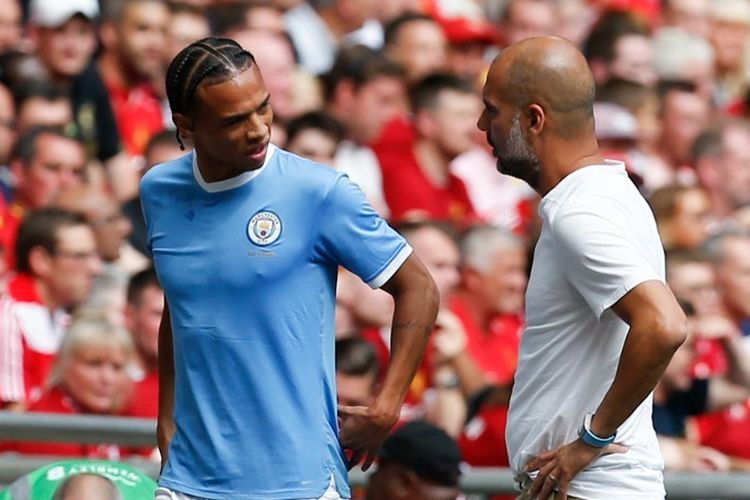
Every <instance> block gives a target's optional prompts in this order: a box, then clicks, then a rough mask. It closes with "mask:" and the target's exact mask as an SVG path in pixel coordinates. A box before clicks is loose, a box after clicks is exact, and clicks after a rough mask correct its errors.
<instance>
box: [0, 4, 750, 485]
mask: <svg viewBox="0 0 750 500" xmlns="http://www.w3.org/2000/svg"><path fill="white" fill-rule="evenodd" d="M211 35H216V36H226V37H230V38H233V39H235V40H237V41H238V42H239V43H240V44H241V45H243V46H244V47H245V48H246V49H248V50H249V51H250V52H252V53H253V54H254V56H255V58H256V60H257V63H258V65H259V67H260V69H261V71H262V74H263V77H264V80H265V84H266V86H267V88H268V90H269V92H270V94H271V103H272V107H273V112H274V125H273V135H272V141H273V142H274V143H275V144H277V145H279V146H281V147H284V148H286V149H288V150H290V151H292V152H294V153H296V154H299V155H301V156H304V157H308V158H312V159H314V160H316V161H319V162H321V163H324V164H327V165H330V167H331V168H335V169H337V170H340V171H343V172H346V173H347V174H348V175H349V177H350V179H351V180H352V181H353V182H355V183H356V184H358V185H359V187H360V188H361V189H362V191H363V192H364V193H365V195H366V197H367V198H368V200H369V201H370V202H371V203H372V205H373V206H374V207H375V209H376V210H377V211H378V212H379V213H380V214H381V215H382V216H383V217H385V218H387V219H388V220H389V221H390V222H391V224H392V225H394V227H396V228H397V229H398V230H399V231H400V232H401V233H402V234H403V235H404V236H405V237H406V238H407V240H408V241H409V242H410V244H411V245H412V247H413V248H414V250H415V252H416V254H417V255H418V256H419V257H420V259H422V261H423V262H424V263H425V264H426V266H427V268H428V269H429V271H430V272H431V273H432V276H433V278H434V279H435V281H436V283H437V284H438V287H439V289H440V292H441V310H440V313H439V316H438V321H437V326H436V327H435V331H434V332H433V335H432V337H431V340H430V343H429V346H428V351H427V354H426V356H425V359H424V361H423V363H422V366H421V368H420V370H419V372H418V374H417V376H416V378H415V380H414V382H413V384H412V386H411V389H410V392H409V395H408V398H407V403H406V404H405V405H404V408H403V411H402V424H404V423H406V422H410V421H426V422H430V423H431V424H433V425H435V426H437V427H439V428H441V429H442V430H443V431H445V433H447V434H448V435H449V436H451V438H452V439H453V440H454V441H455V442H456V443H457V444H458V445H459V449H460V454H461V457H462V460H463V462H464V463H465V464H469V465H474V466H507V465H508V463H507V460H508V458H507V453H506V451H505V444H504V443H505V441H504V433H505V417H506V410H507V403H508V398H509V392H510V386H511V384H512V380H513V374H514V370H515V365H516V360H517V348H518V342H519V339H520V336H521V334H522V330H523V326H524V315H523V308H524V293H525V288H526V282H527V276H528V269H529V265H530V262H531V259H533V244H534V241H535V237H536V235H537V233H538V229H539V228H538V225H539V222H538V219H537V216H536V204H537V202H538V196H537V195H536V193H534V192H533V191H532V190H531V189H530V188H529V187H528V186H527V185H525V184H523V183H522V182H520V181H518V180H516V179H512V178H509V177H504V176H501V175H499V174H498V173H497V171H496V165H495V159H494V157H493V156H492V151H491V150H490V149H489V148H488V146H487V145H486V141H485V138H484V137H483V135H482V133H481V132H480V131H479V130H478V129H477V127H476V122H477V119H478V117H479V115H480V113H481V110H482V107H483V103H482V96H481V90H482V85H483V81H484V77H485V73H486V70H487V68H488V66H489V62H490V61H491V60H492V58H493V57H494V55H496V54H497V53H498V52H499V51H501V50H502V48H503V47H504V46H507V45H508V44H512V43H514V42H517V41H519V40H522V39H524V38H527V37H532V36H539V35H558V36H562V37H565V38H568V39H570V40H571V41H573V42H575V43H576V44H578V45H579V46H580V47H581V49H582V50H583V52H584V54H585V55H586V57H587V59H588V61H589V63H590V66H591V70H592V72H593V75H594V77H595V80H596V82H597V86H598V89H597V102H596V105H595V120H596V129H597V135H598V137H599V140H600V145H601V147H602V149H603V151H604V154H605V157H607V158H611V159H616V160H620V161H623V162H624V163H625V165H626V168H627V169H628V172H629V174H630V177H631V179H632V181H633V182H634V183H635V184H636V185H637V186H638V187H639V189H640V191H641V192H642V194H643V196H644V197H646V199H648V200H649V202H650V204H651V206H652V208H653V211H654V214H655V216H656V219H657V223H658V227H659V230H660V234H661V237H662V241H663V244H664V248H665V250H666V252H667V275H668V276H667V279H668V282H669V284H670V286H671V288H672V290H673V292H674V294H675V295H676V296H677V298H678V299H679V300H680V301H681V302H682V304H683V307H684V308H685V311H686V312H687V314H688V315H689V318H690V319H689V321H690V336H689V340H688V341H687V342H686V344H685V345H684V346H683V347H682V348H681V349H680V350H679V351H678V353H677V355H675V357H674V360H673V362H672V363H671V364H670V366H669V368H668V370H667V372H666V374H665V376H664V378H663V380H662V381H661V382H660V383H659V385H658V386H657V388H656V391H655V407H654V424H655V426H656V428H657V431H658V433H659V435H660V441H661V445H662V451H663V454H664V457H665V460H666V464H667V467H668V468H670V469H674V470H691V471H697V470H701V471H703V470H718V471H726V470H750V399H748V398H749V397H750V121H749V120H750V51H748V50H747V46H748V36H749V35H750V0H661V1H660V0H381V1H375V0H320V1H310V2H307V1H305V0H250V1H248V0H169V1H165V0H101V1H98V0H65V1H61V0H0V252H2V255H1V258H0V289H2V296H1V297H0V404H1V405H2V407H3V408H4V409H7V410H13V411H42V412H57V413H68V414H75V413H92V414H112V415H129V416H140V417H146V418H154V417H155V416H156V411H157V393H158V374H157V362H156V360H157V350H158V343H157V337H158V325H159V320H160V317H161V312H162V309H163V302H164V297H163V293H162V291H161V288H160V286H159V282H158V280H157V278H156V275H155V273H154V271H153V269H152V268H151V267H150V260H149V255H148V249H147V244H146V234H145V227H144V222H143V219H142V213H141V209H140V203H139V199H138V184H139V180H140V177H141V176H142V175H143V173H144V172H145V171H146V170H147V169H149V168H151V167H153V166H155V165H158V164H159V163H162V162H164V161H168V160H170V159H174V158H176V157H178V156H180V155H182V154H185V152H186V150H183V149H182V148H181V147H180V145H179V144H178V142H177V140H176V137H175V130H174V125H173V123H172V120H171V116H170V113H169V107H168V105H167V104H166V97H165V88H164V76H165V72H166V68H167V66H168V64H169V62H170V61H171V59H172V58H173V57H174V56H175V55H176V54H177V52H179V50H180V49H181V48H182V47H184V46H185V45H187V44H188V43H190V42H191V41H194V40H197V39H200V38H203V37H206V36H211ZM189 146H190V145H189V144H187V145H186V148H187V149H190V147H189ZM196 237H197V238H200V234H196ZM392 307H393V304H392V299H391V298H390V296H389V295H388V294H386V293H385V292H382V291H379V290H375V291H373V290H371V289H370V288H369V287H368V286H367V285H365V284H363V283H362V282H360V281H359V280H358V279H357V278H356V277H354V276H353V275H352V274H351V273H349V272H347V271H346V270H343V269H342V270H341V271H340V273H339V283H338V291H337V311H336V336H337V339H339V340H338V341H337V345H336V363H337V373H338V375H337V384H338V392H339V398H340V400H341V402H342V403H344V404H348V405H357V404H368V402H369V401H371V400H372V398H373V395H374V394H376V393H377V390H378V387H379V383H380V374H381V373H382V371H383V370H382V368H383V367H384V366H386V365H387V363H388V357H389V327H390V321H391V315H392ZM552 341H553V340H552ZM539 370H544V367H543V366H540V367H539ZM0 450H1V451H15V452H22V453H30V454H55V455H70V456H86V457H96V458H108V459H117V458H119V457H122V456H126V455H128V454H141V455H154V450H151V449H146V450H141V449H139V450H129V449H122V448H120V447H117V446H114V445H97V446H95V445H88V444H72V443H66V444H51V443H12V442H4V443H0ZM389 498H395V497H393V496H391V497H389Z"/></svg>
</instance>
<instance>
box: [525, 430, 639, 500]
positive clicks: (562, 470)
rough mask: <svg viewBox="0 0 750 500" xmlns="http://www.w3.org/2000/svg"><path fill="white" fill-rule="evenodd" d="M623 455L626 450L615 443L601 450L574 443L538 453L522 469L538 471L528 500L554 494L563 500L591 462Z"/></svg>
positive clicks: (580, 441) (577, 442)
mask: <svg viewBox="0 0 750 500" xmlns="http://www.w3.org/2000/svg"><path fill="white" fill-rule="evenodd" d="M627 451H628V448H627V447H625V446H622V445H620V444H616V443H615V444H611V445H609V446H607V447H605V448H594V447H593V446H589V445H587V444H586V443H584V442H583V441H582V440H580V439H576V440H575V441H573V442H572V443H568V444H566V445H565V446H562V447H560V448H558V449H556V450H552V451H548V452H546V453H542V454H541V455H539V456H537V457H535V458H533V459H532V460H531V461H530V462H529V463H528V464H527V465H526V471H527V472H531V471H538V473H537V476H536V478H535V479H534V482H533V483H532V484H531V487H530V488H529V492H528V493H529V496H530V497H531V498H540V499H544V500H546V499H547V498H549V496H550V495H551V494H552V492H553V491H555V490H557V492H558V497H557V498H558V499H559V500H565V499H566V498H568V485H569V484H570V481H571V480H572V479H573V478H574V477H575V476H576V475H577V474H578V473H579V472H581V471H582V470H583V469H585V468H586V466H587V465H588V464H590V463H591V462H593V461H594V459H596V458H597V457H599V456H601V455H608V454H610V453H625V452H627Z"/></svg>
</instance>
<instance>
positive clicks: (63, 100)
mask: <svg viewBox="0 0 750 500" xmlns="http://www.w3.org/2000/svg"><path fill="white" fill-rule="evenodd" d="M15 99H16V117H17V118H16V120H17V122H16V124H17V127H18V132H19V133H21V134H22V133H24V132H26V131H27V130H29V129H32V128H34V127H39V126H47V127H61V128H65V129H68V130H71V129H75V125H74V124H73V103H72V101H71V100H70V95H69V94H68V93H67V92H65V90H64V89H63V88H62V87H60V86H59V85H55V84H54V83H52V82H50V81H45V80H42V81H37V82H30V83H28V84H26V85H24V86H23V87H22V88H20V89H18V90H17V92H16V95H15Z"/></svg>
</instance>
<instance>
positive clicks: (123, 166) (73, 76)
mask: <svg viewBox="0 0 750 500" xmlns="http://www.w3.org/2000/svg"><path fill="white" fill-rule="evenodd" d="M110 3H111V2H105V5H108V4H110ZM98 22H99V2H98V1H97V0H67V1H65V2H60V1H59V0H32V1H30V2H29V34H30V38H31V40H32V42H33V43H34V45H35V49H36V50H35V53H36V55H38V56H39V57H38V60H39V61H40V62H41V63H42V66H43V70H44V71H46V72H47V73H48V74H49V76H50V77H51V78H52V81H53V82H55V83H56V84H57V85H60V86H61V87H62V88H64V89H65V91H66V92H68V93H69V95H70V98H71V101H72V103H73V114H74V116H75V122H76V126H77V129H78V133H79V134H80V136H81V139H82V141H83V143H84V145H85V146H86V152H87V154H88V155H89V156H90V157H92V158H97V159H98V160H99V161H101V162H102V164H103V165H104V167H105V169H106V174H107V176H108V177H107V179H108V181H109V183H110V186H109V187H110V188H111V189H112V191H113V192H114V193H115V194H116V195H117V196H118V197H120V196H122V195H123V193H127V194H128V195H129V192H130V191H134V190H135V189H136V188H137V184H136V183H135V180H137V179H136V178H135V177H134V176H133V168H132V165H131V164H130V159H129V158H128V157H127V156H126V155H124V154H121V148H120V137H119V132H118V129H117V123H116V122H115V117H114V113H113V111H112V106H111V105H110V101H109V95H108V93H107V89H106V87H105V85H104V82H103V81H102V77H101V75H100V73H99V71H98V70H97V68H96V65H95V64H94V63H93V61H92V57H93V55H94V52H95V51H96V45H97V37H96V31H97V26H98ZM21 57H23V56H21ZM19 64H20V61H19ZM20 69H21V68H20V67H19V70H20ZM20 72H21V73H22V72H23V71H20ZM26 80H28V78H27V79H26ZM20 81H24V79H23V77H21V79H20ZM17 84H18V83H17ZM20 84H21V85H23V83H20Z"/></svg>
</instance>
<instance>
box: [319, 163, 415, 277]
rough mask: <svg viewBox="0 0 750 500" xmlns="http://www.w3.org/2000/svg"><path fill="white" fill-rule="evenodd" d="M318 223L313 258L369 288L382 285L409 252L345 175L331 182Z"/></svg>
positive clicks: (401, 238)
mask: <svg viewBox="0 0 750 500" xmlns="http://www.w3.org/2000/svg"><path fill="white" fill-rule="evenodd" d="M318 221H319V238H317V240H316V242H315V245H316V248H315V253H316V255H318V256H319V258H321V259H322V260H324V261H327V262H330V263H332V264H335V265H341V266H344V267H345V268H347V269H348V270H350V271H351V272H353V273H354V274H356V275H357V276H359V277H360V279H362V281H364V282H365V283H367V284H368V285H370V287H372V288H379V287H381V286H382V285H383V284H385V283H386V282H387V281H388V280H389V279H390V278H391V277H392V276H393V275H394V274H395V273H396V271H398V269H399V268H400V267H401V265H402V264H403V263H404V262H405V261H406V259H407V258H408V257H409V255H410V254H411V252H412V249H411V247H410V246H409V245H408V244H407V243H406V240H404V238H403V237H402V236H401V235H399V234H398V233H397V232H396V231H395V230H394V229H393V228H391V227H390V226H389V225H388V223H387V222H386V221H384V220H383V219H382V218H381V217H380V216H379V215H378V214H377V213H375V210H373V208H372V206H370V204H369V203H368V202H367V200H366V199H365V196H364V195H363V194H362V191H361V190H360V189H359V188H358V187H357V186H356V185H355V184H354V183H352V182H351V181H350V180H349V178H348V177H346V176H345V175H340V176H338V177H337V178H336V180H335V181H334V184H333V186H332V187H331V189H330V191H329V192H328V195H327V196H326V199H325V201H324V202H323V205H322V207H321V213H320V218H319V219H318Z"/></svg>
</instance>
